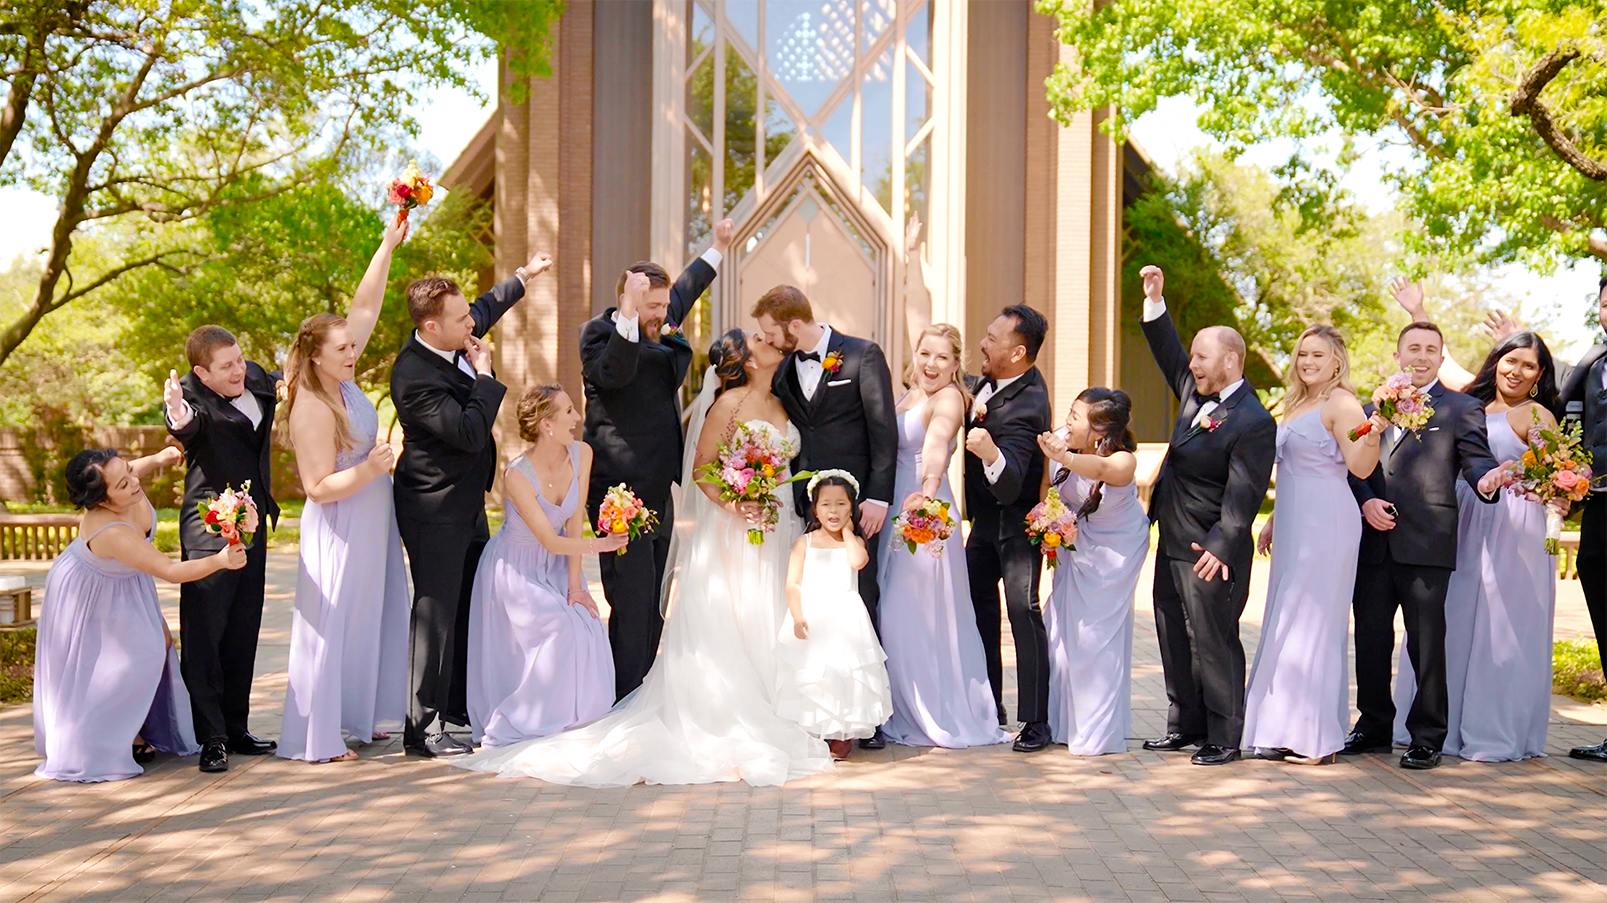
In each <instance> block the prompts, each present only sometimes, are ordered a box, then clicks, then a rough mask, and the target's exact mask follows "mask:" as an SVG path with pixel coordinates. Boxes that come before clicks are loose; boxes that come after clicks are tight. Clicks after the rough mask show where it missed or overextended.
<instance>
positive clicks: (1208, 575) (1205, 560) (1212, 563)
mask: <svg viewBox="0 0 1607 903" xmlns="http://www.w3.org/2000/svg"><path fill="white" fill-rule="evenodd" d="M1189 548H1191V549H1193V550H1194V551H1196V552H1199V553H1200V560H1198V561H1196V562H1194V574H1195V576H1197V577H1199V578H1200V579H1201V580H1204V581H1205V582H1206V583H1210V582H1211V581H1212V580H1215V579H1216V575H1217V574H1219V573H1220V574H1221V575H1222V582H1223V583H1227V582H1228V580H1229V579H1230V578H1229V577H1228V566H1227V565H1225V564H1223V563H1222V559H1220V558H1218V557H1216V556H1215V555H1213V554H1211V553H1210V552H1208V551H1206V550H1205V547H1204V546H1201V545H1200V544H1199V543H1197V542H1191V543H1189Z"/></svg>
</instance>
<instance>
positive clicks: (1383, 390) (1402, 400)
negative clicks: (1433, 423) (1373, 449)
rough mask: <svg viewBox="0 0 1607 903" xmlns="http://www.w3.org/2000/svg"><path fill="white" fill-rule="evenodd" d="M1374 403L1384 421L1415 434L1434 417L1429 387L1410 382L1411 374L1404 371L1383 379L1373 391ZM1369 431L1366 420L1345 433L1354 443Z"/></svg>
mask: <svg viewBox="0 0 1607 903" xmlns="http://www.w3.org/2000/svg"><path fill="white" fill-rule="evenodd" d="M1373 405H1374V406H1376V407H1377V408H1378V413H1380V414H1382V415H1384V419H1385V420H1388V421H1389V422H1390V423H1392V424H1394V425H1395V426H1398V427H1400V428H1401V429H1403V430H1411V431H1412V432H1414V433H1415V432H1417V431H1418V430H1421V429H1422V428H1423V427H1425V426H1427V425H1428V420H1429V418H1430V417H1433V416H1434V405H1433V404H1432V403H1431V402H1430V401H1429V394H1428V390H1427V389H1419V388H1418V387H1417V386H1414V385H1412V374H1410V373H1407V372H1405V371H1402V372H1400V373H1397V374H1395V375H1394V376H1391V377H1390V378H1389V379H1386V380H1384V384H1383V385H1382V386H1379V387H1378V390H1377V391H1375V392H1374V393H1373ZM1372 431H1373V425H1372V423H1370V422H1369V423H1363V424H1362V425H1361V426H1358V427H1356V428H1355V429H1353V430H1351V431H1350V432H1349V433H1347V434H1346V435H1348V436H1349V437H1350V441H1352V442H1355V441H1356V440H1357V439H1360V438H1361V437H1363V436H1365V435H1367V434H1368V433H1370V432H1372Z"/></svg>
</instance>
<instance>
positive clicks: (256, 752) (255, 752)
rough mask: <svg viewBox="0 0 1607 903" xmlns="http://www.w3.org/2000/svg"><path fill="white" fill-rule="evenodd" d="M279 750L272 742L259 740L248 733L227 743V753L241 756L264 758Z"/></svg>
mask: <svg viewBox="0 0 1607 903" xmlns="http://www.w3.org/2000/svg"><path fill="white" fill-rule="evenodd" d="M278 748H279V744H277V743H275V742H274V741H272V740H259V739H258V738H256V737H253V736H251V734H250V733H244V734H241V735H240V736H238V737H235V738H234V739H232V740H230V741H229V752H233V753H239V754H240V755H242V756H265V755H267V754H268V753H271V752H273V751H274V750H276V749H278Z"/></svg>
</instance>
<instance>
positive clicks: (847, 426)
mask: <svg viewBox="0 0 1607 903" xmlns="http://www.w3.org/2000/svg"><path fill="white" fill-rule="evenodd" d="M752 315H753V318H754V319H755V320H758V321H759V332H760V334H761V335H763V336H764V340H765V342H767V343H768V344H770V345H771V346H773V347H775V348H776V349H778V350H780V351H783V352H787V356H786V358H784V359H783V360H782V362H781V366H780V367H777V368H776V375H775V381H774V383H773V384H772V386H771V391H772V392H774V393H775V395H776V397H777V398H779V399H780V400H781V405H782V407H784V408H786V409H787V416H788V417H790V418H792V422H793V423H796V424H797V425H798V430H799V432H800V433H802V435H803V448H802V449H801V450H800V451H799V453H798V458H797V460H796V461H795V462H794V466H795V469H797V470H809V471H819V470H831V469H837V470H846V471H848V472H849V473H851V474H853V475H854V479H856V480H858V481H859V485H860V498H861V500H860V509H859V510H860V521H859V527H860V532H861V534H862V535H863V536H864V537H865V540H866V543H865V546H866V548H867V549H868V550H869V551H870V563H869V564H867V565H865V567H864V568H863V569H861V570H860V572H859V595H860V598H861V599H863V600H864V601H865V607H866V608H867V609H869V611H870V622H871V624H873V625H877V629H878V630H879V629H880V626H879V625H880V622H879V621H878V620H877V617H876V606H877V603H878V602H879V601H880V600H881V594H880V592H878V590H877V587H876V557H877V556H876V549H877V546H878V545H879V543H876V542H872V541H871V540H872V538H873V537H875V536H876V534H877V533H879V532H881V529H882V526H883V525H884V524H885V523H886V521H887V508H888V505H889V503H891V502H892V501H893V476H894V471H895V469H896V468H897V466H898V417H897V415H896V414H895V413H894V410H893V405H894V402H893V374H892V371H890V370H889V369H888V367H887V358H886V357H885V356H884V355H883V354H882V349H881V348H880V347H879V346H878V345H877V344H876V343H875V342H872V341H870V340H868V339H860V338H855V337H854V336H850V335H844V334H842V333H840V332H838V331H836V330H835V329H832V328H831V327H830V326H829V325H827V324H825V323H817V322H815V312H814V308H813V307H812V306H810V304H809V299H808V298H807V297H806V296H805V295H804V293H803V292H802V291H800V290H799V289H796V288H794V287H792V286H790V285H778V286H776V287H775V288H772V289H771V290H769V291H768V292H765V293H764V294H763V295H762V296H760V298H759V300H758V301H757V302H756V303H755V304H754V305H753V310H752ZM793 497H794V499H795V500H796V502H797V505H798V513H799V515H804V514H805V513H806V512H807V510H808V507H809V493H808V490H807V488H806V485H805V483H803V482H801V481H800V482H798V483H794V484H793ZM885 745H886V741H885V740H884V739H883V738H882V731H881V728H877V729H876V733H875V735H874V736H871V737H866V738H864V739H862V740H860V741H859V746H860V748H861V749H881V748H883V747H884V746H885Z"/></svg>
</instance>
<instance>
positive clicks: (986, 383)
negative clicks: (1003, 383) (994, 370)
mask: <svg viewBox="0 0 1607 903" xmlns="http://www.w3.org/2000/svg"><path fill="white" fill-rule="evenodd" d="M983 389H992V390H994V391H995V392H997V391H998V390H999V382H998V380H996V379H994V378H993V377H991V376H984V377H982V382H980V383H977V387H976V391H977V394H978V395H980V394H982V390H983Z"/></svg>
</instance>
